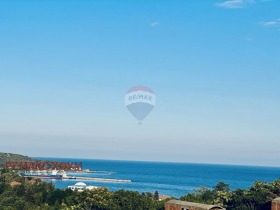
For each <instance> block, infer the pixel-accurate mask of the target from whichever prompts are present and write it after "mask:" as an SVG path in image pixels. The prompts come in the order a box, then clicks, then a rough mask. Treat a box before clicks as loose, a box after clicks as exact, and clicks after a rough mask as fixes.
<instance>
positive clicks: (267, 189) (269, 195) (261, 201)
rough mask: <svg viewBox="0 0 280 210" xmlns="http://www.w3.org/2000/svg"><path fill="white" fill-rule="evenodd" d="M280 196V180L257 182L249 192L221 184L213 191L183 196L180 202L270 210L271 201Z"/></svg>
mask: <svg viewBox="0 0 280 210" xmlns="http://www.w3.org/2000/svg"><path fill="white" fill-rule="evenodd" d="M279 196H280V179H278V180H276V181H274V182H271V183H268V182H261V181H255V183H254V186H252V187H249V188H248V189H247V190H242V189H236V190H233V191H231V190H230V188H229V185H228V184H225V183H223V182H219V183H218V184H217V185H216V186H215V187H213V188H212V189H207V188H204V187H202V188H199V189H198V190H196V191H195V192H194V193H190V194H187V195H185V196H182V197H181V198H180V200H183V201H190V202H197V203H205V204H215V205H220V206H223V207H225V208H226V209H228V210H233V209H235V210H266V209H267V210H269V209H271V201H272V200H273V199H275V198H277V197H279Z"/></svg>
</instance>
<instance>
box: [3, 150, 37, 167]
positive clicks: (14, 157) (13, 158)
mask: <svg viewBox="0 0 280 210" xmlns="http://www.w3.org/2000/svg"><path fill="white" fill-rule="evenodd" d="M29 161H34V159H32V158H30V157H28V156H24V155H19V154H13V153H6V152H0V167H3V166H5V163H6V162H29Z"/></svg>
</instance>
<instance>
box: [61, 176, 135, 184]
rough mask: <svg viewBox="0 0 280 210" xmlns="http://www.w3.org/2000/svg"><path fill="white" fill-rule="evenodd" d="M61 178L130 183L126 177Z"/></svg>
mask: <svg viewBox="0 0 280 210" xmlns="http://www.w3.org/2000/svg"><path fill="white" fill-rule="evenodd" d="M63 179H76V180H85V181H96V182H121V183H130V182H131V180H128V179H106V178H93V177H63V178H62V180H63Z"/></svg>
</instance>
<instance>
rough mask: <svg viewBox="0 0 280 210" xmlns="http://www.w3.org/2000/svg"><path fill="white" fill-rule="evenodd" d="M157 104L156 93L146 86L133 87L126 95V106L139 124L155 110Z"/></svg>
mask: <svg viewBox="0 0 280 210" xmlns="http://www.w3.org/2000/svg"><path fill="white" fill-rule="evenodd" d="M155 102H156V97H155V94H154V92H153V91H152V90H151V89H150V88H148V87H145V86H136V87H132V88H130V89H129V90H128V91H127V93H126V94H125V105H126V107H127V109H128V110H129V111H130V113H131V114H132V115H133V116H134V117H135V118H136V119H137V120H138V122H139V124H141V122H142V121H143V120H144V118H145V117H147V116H148V114H149V113H150V112H151V111H152V110H153V108H154V106H155Z"/></svg>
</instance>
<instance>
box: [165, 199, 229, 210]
mask: <svg viewBox="0 0 280 210" xmlns="http://www.w3.org/2000/svg"><path fill="white" fill-rule="evenodd" d="M166 204H175V205H179V206H180V207H188V208H190V207H194V208H196V209H199V210H211V209H215V208H216V209H224V208H223V207H221V206H216V205H208V204H202V203H193V202H188V201H179V200H170V201H167V202H166Z"/></svg>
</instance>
